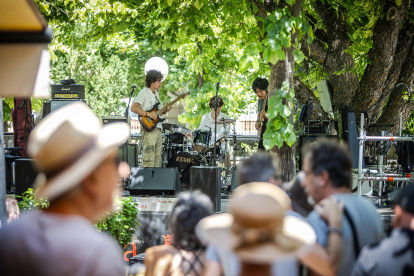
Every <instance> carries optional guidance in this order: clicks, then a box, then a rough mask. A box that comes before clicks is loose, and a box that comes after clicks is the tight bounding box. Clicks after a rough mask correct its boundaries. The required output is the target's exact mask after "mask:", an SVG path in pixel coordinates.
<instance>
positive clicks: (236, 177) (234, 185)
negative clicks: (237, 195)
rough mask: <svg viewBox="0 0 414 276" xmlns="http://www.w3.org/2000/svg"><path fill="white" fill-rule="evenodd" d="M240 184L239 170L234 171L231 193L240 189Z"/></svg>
mask: <svg viewBox="0 0 414 276" xmlns="http://www.w3.org/2000/svg"><path fill="white" fill-rule="evenodd" d="M239 185H240V182H239V170H238V169H234V170H233V172H232V173H231V191H232V192H233V191H234V189H236V188H237V187H239Z"/></svg>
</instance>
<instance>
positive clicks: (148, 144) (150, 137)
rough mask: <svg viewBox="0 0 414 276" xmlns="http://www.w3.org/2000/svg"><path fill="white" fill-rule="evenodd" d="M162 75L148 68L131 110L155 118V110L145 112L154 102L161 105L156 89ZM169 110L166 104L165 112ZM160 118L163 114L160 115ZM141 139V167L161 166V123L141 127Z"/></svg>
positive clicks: (158, 87)
mask: <svg viewBox="0 0 414 276" xmlns="http://www.w3.org/2000/svg"><path fill="white" fill-rule="evenodd" d="M161 82H162V75H161V72H160V71H157V70H150V71H148V73H147V75H146V77H145V86H146V87H144V88H143V89H142V90H141V91H140V92H139V94H138V96H137V97H136V98H135V99H134V101H133V104H132V106H131V111H132V112H134V113H136V114H138V115H140V116H148V117H150V118H151V119H153V120H155V119H157V117H158V115H157V113H155V112H147V111H146V110H149V109H150V108H152V107H153V106H154V105H155V104H156V103H159V106H158V107H159V109H161V108H162V107H163V106H162V104H161V102H160V100H159V94H158V90H159V89H160V88H161ZM170 110H171V106H169V105H167V106H166V110H165V113H166V112H168V111H170ZM160 117H161V118H162V117H163V116H160ZM142 139H143V143H144V144H143V145H144V154H143V158H142V159H143V161H142V167H161V150H162V125H161V124H157V125H156V128H155V129H154V130H152V131H147V130H145V129H144V128H143V132H142Z"/></svg>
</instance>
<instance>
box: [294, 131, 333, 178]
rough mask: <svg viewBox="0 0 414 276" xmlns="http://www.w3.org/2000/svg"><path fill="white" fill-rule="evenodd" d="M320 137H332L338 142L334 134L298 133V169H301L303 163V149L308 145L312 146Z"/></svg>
mask: <svg viewBox="0 0 414 276" xmlns="http://www.w3.org/2000/svg"><path fill="white" fill-rule="evenodd" d="M320 139H329V140H330V139H334V140H335V141H338V142H339V138H338V136H336V135H312V136H309V137H308V136H306V135H300V136H299V169H300V170H301V169H302V163H303V157H304V156H303V153H304V152H303V150H306V149H307V148H308V147H310V146H312V145H313V144H315V143H317V142H318V140H320Z"/></svg>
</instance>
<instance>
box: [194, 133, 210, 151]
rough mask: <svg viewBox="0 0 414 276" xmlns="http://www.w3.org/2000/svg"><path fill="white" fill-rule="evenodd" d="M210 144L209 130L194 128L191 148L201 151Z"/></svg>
mask: <svg viewBox="0 0 414 276" xmlns="http://www.w3.org/2000/svg"><path fill="white" fill-rule="evenodd" d="M209 144H210V132H209V131H205V130H201V129H196V130H195V131H194V139H193V148H194V149H195V150H196V151H202V150H203V149H205V148H206V147H208V146H209Z"/></svg>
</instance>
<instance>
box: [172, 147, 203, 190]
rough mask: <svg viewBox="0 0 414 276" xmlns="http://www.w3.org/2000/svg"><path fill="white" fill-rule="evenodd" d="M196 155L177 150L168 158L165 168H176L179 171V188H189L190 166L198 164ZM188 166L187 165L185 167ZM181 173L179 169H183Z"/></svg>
mask: <svg viewBox="0 0 414 276" xmlns="http://www.w3.org/2000/svg"><path fill="white" fill-rule="evenodd" d="M195 157H196V155H195V154H191V153H189V152H179V153H177V154H174V155H173V156H172V157H171V158H170V160H168V164H167V168H174V167H175V168H178V172H180V182H181V190H182V191H188V190H190V168H191V167H192V166H200V162H199V161H198V160H196V159H195ZM187 166H188V167H187ZM184 169H185V171H183V172H182V173H181V171H182V170H184Z"/></svg>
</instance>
